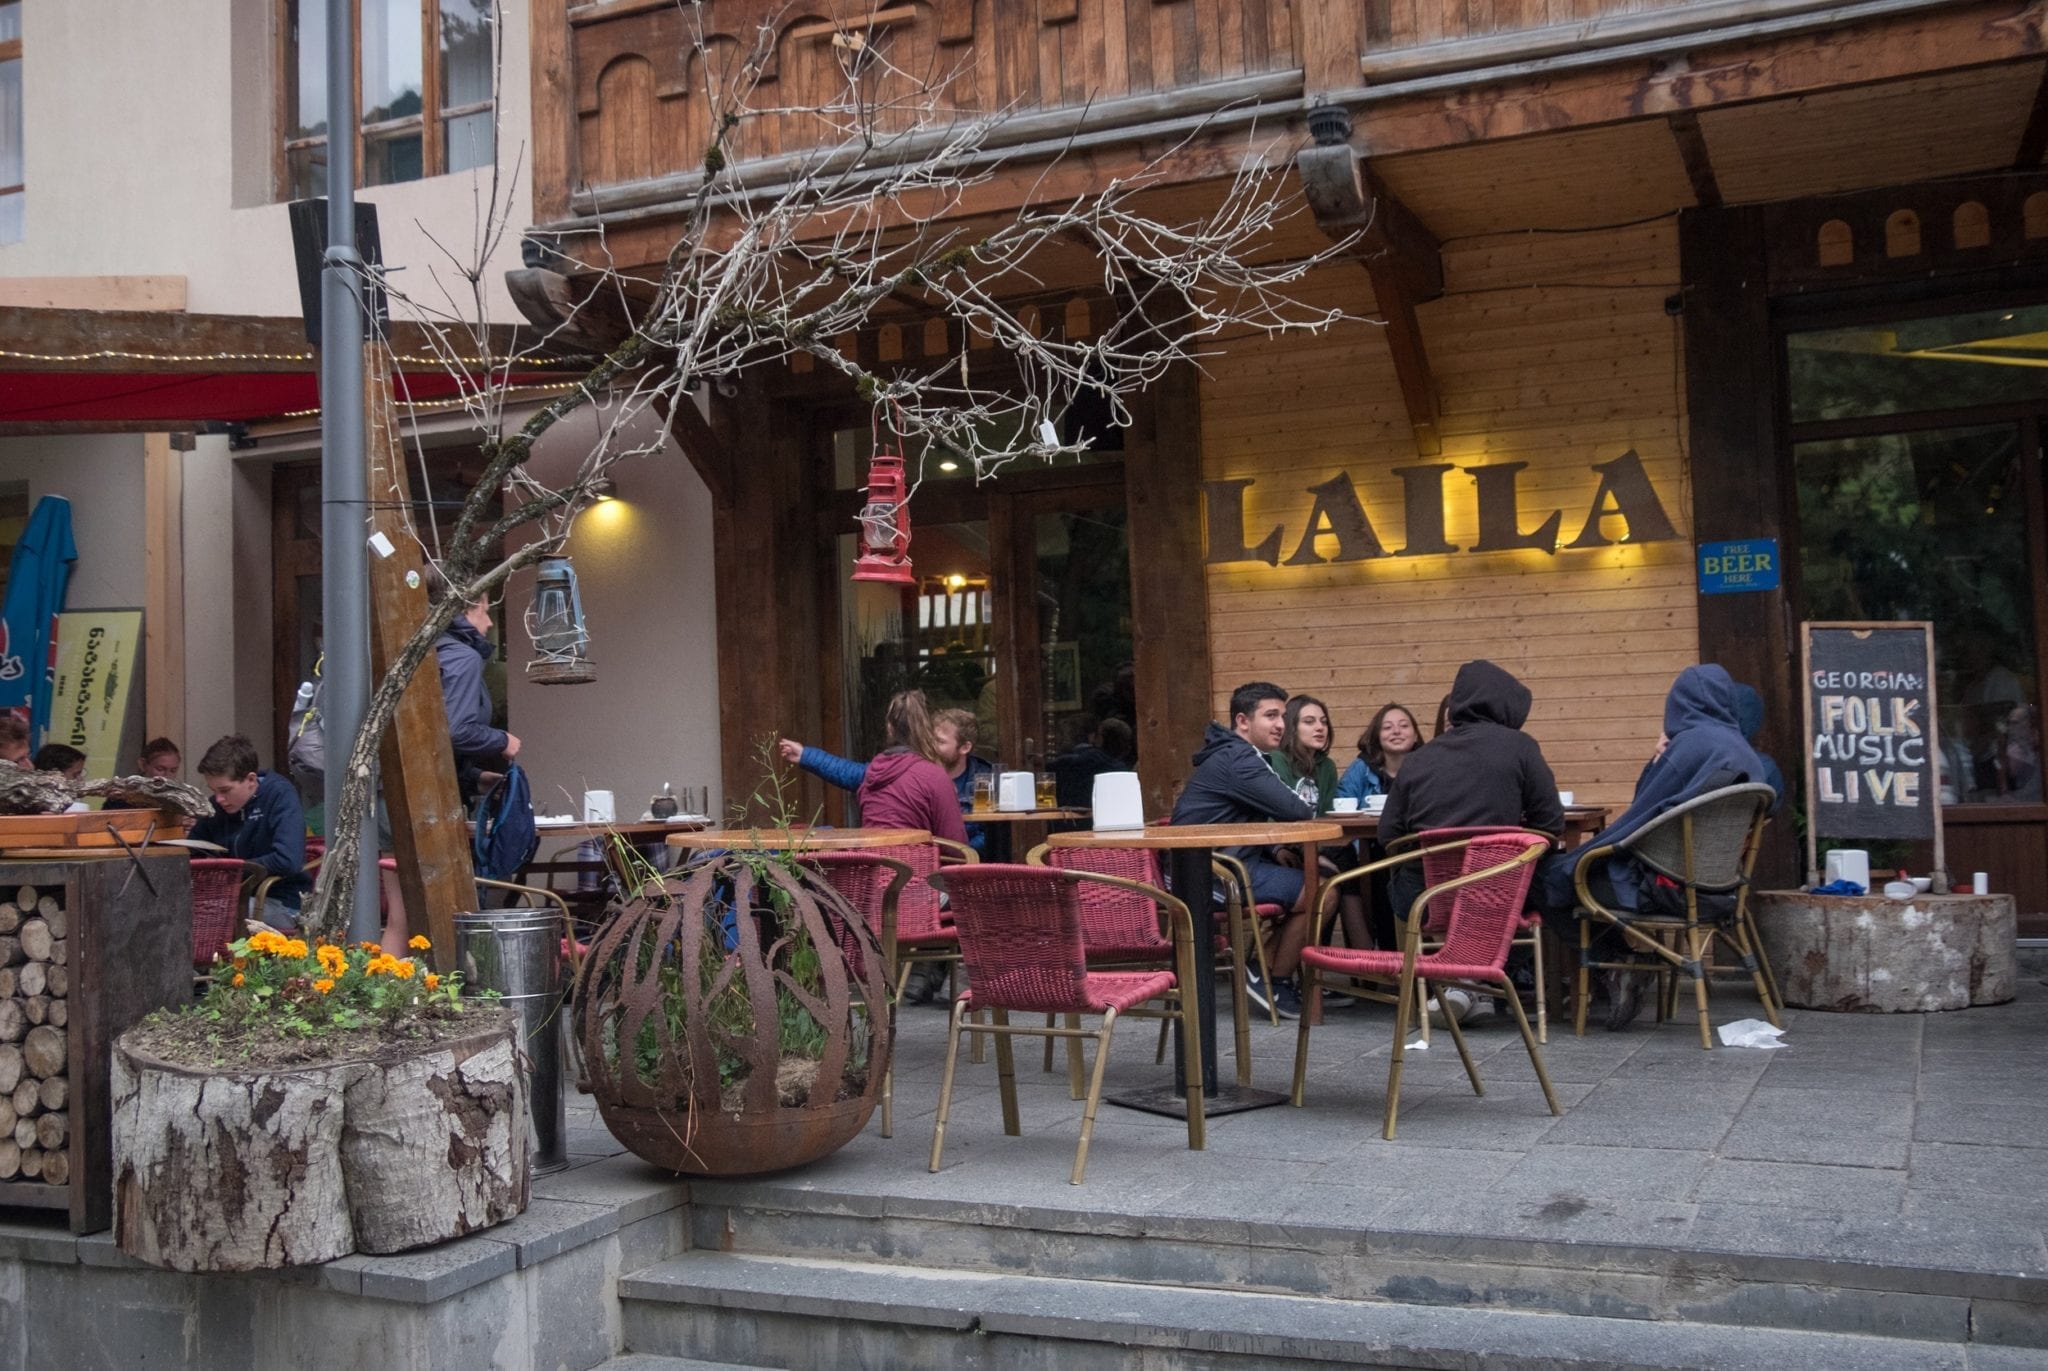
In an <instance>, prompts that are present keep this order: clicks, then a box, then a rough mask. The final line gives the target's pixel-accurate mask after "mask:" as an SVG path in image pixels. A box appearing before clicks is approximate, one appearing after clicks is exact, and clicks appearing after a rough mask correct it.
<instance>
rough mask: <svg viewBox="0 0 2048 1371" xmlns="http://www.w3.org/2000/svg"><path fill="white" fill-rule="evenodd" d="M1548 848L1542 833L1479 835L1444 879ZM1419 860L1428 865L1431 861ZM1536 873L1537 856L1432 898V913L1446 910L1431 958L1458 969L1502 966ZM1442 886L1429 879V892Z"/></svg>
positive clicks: (1472, 840)
mask: <svg viewBox="0 0 2048 1371" xmlns="http://www.w3.org/2000/svg"><path fill="white" fill-rule="evenodd" d="M1549 846H1550V839H1549V838H1548V837H1546V836H1545V835H1543V834H1541V833H1525V832H1523V831H1521V830H1520V829H1509V830H1507V831H1505V832H1500V833H1489V834H1482V835H1480V836H1477V837H1474V838H1470V839H1468V840H1466V843H1465V848H1464V855H1463V857H1462V858H1461V859H1459V861H1458V867H1457V871H1456V872H1455V873H1454V874H1453V875H1451V876H1449V877H1447V879H1451V880H1455V879H1456V878H1457V877H1459V876H1471V875H1476V874H1477V873H1479V872H1482V871H1486V870H1488V869H1489V868H1493V867H1500V866H1502V865H1503V864H1504V863H1507V862H1513V861H1514V859H1515V858H1517V857H1520V856H1522V855H1524V854H1525V853H1530V852H1532V851H1533V852H1536V853H1541V852H1542V851H1543V850H1544V849H1546V848H1548V847H1549ZM1441 855H1446V856H1456V855H1457V854H1455V853H1453V854H1441ZM1423 860H1424V862H1425V863H1427V862H1428V861H1429V860H1430V858H1427V857H1425V858H1424V859H1423ZM1535 874H1536V858H1535V857H1533V856H1532V857H1530V858H1529V860H1527V861H1524V862H1519V863H1516V864H1515V865H1513V866H1508V867H1506V869H1504V870H1499V871H1495V872H1494V874H1493V875H1491V876H1489V877H1487V878H1486V879H1485V880H1480V881H1475V882H1473V883H1472V884H1471V885H1463V886H1459V887H1457V888H1456V889H1455V890H1450V891H1446V892H1445V893H1443V894H1441V895H1437V896H1435V897H1434V898H1432V899H1431V900H1430V906H1431V910H1432V912H1434V911H1435V910H1437V909H1444V911H1445V912H1444V915H1443V925H1442V927H1441V929H1440V930H1439V931H1438V936H1439V937H1440V938H1441V940H1442V943H1443V946H1442V949H1441V950H1440V951H1439V952H1438V953H1437V954H1436V955H1437V956H1439V957H1441V958H1442V959H1443V960H1444V961H1447V962H1456V963H1458V964H1459V965H1461V966H1490V967H1493V968H1495V969H1498V968H1500V967H1502V966H1505V965H1506V964H1507V960H1508V945H1509V944H1510V943H1511V942H1513V941H1514V937H1515V933H1516V930H1517V929H1518V927H1519V926H1520V923H1521V917H1522V910H1523V909H1524V908H1525V907H1526V906H1527V905H1528V902H1529V882H1530V881H1531V880H1532V879H1533V878H1534V876H1535ZM1441 884H1443V882H1441V881H1432V882H1431V883H1430V888H1431V889H1435V888H1436V887H1438V886H1440V885H1441ZM1445 906H1448V908H1445Z"/></svg>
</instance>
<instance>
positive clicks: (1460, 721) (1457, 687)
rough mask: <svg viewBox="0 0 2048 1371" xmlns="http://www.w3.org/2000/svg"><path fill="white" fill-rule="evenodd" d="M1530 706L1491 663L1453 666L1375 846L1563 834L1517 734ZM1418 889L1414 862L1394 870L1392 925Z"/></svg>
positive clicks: (1537, 753)
mask: <svg viewBox="0 0 2048 1371" xmlns="http://www.w3.org/2000/svg"><path fill="white" fill-rule="evenodd" d="M1532 703H1533V697H1532V696H1531V695H1530V694H1529V687H1527V686H1525V685H1523V684H1522V683H1521V682H1520V681H1518V680H1516V679H1515V678H1514V676H1513V675H1511V674H1510V673H1508V672H1507V671H1505V670H1503V669H1502V668H1500V667H1498V666H1495V665H1494V664H1493V663H1492V662H1486V661H1477V662H1467V663H1465V665H1463V666H1461V667H1459V668H1458V675H1457V678H1456V679H1455V680H1454V681H1453V682H1452V683H1451V693H1450V695H1449V696H1448V697H1446V699H1445V703H1444V708H1443V713H1444V716H1445V723H1446V725H1447V726H1446V728H1445V729H1444V731H1443V732H1442V733H1441V734H1440V735H1438V736H1437V737H1435V738H1432V739H1430V742H1429V746H1427V747H1424V748H1420V749H1418V750H1417V751H1416V753H1415V755H1413V756H1412V757H1409V758H1408V759H1407V761H1405V762H1404V763H1402V765H1401V770H1400V774H1399V775H1397V776H1396V777H1395V778H1394V785H1393V788H1392V789H1391V790H1390V791H1388V793H1387V807H1386V809H1384V810H1383V811H1381V814H1380V825H1379V832H1380V841H1381V842H1382V843H1385V844H1387V845H1389V846H1391V845H1392V844H1393V843H1394V842H1395V841H1396V840H1397V839H1400V838H1403V837H1406V836H1407V835H1409V834H1411V833H1421V832H1424V831H1425V830H1428V829H1432V828H1477V827H1486V826H1493V825H1505V826H1519V827H1522V828H1533V829H1538V830H1541V831H1542V832H1544V833H1548V834H1551V835H1552V836H1553V837H1554V836H1556V835H1558V834H1560V833H1562V832H1564V807H1563V806H1562V805H1560V804H1559V803H1558V800H1557V778H1556V777H1555V776H1554V775H1552V774H1551V770H1550V763H1548V762H1546V761H1545V760H1544V759H1543V749H1542V748H1541V747H1540V746H1538V745H1537V742H1536V740H1535V739H1534V738H1532V737H1530V736H1529V735H1528V734H1526V733H1524V732H1522V725H1523V724H1524V723H1525V722H1527V721H1528V718H1529V706H1530V705H1531V704H1532ZM1422 885H1423V883H1422V864H1421V863H1420V862H1408V863H1406V864H1404V865H1402V866H1398V867H1396V868H1394V871H1393V874H1392V876H1390V877H1389V878H1388V881H1387V898H1388V903H1389V905H1390V906H1391V907H1392V913H1393V917H1394V919H1395V920H1396V921H1398V922H1399V923H1401V924H1403V925H1405V923H1406V920H1407V918H1408V912H1409V909H1410V907H1411V906H1412V905H1413V904H1414V902H1415V898H1416V897H1417V896H1418V895H1420V894H1421V893H1422ZM1462 995H1463V992H1457V991H1454V992H1451V996H1459V997H1462ZM1451 996H1447V997H1446V998H1451ZM1469 1007H1470V1002H1469V1001H1464V1002H1462V1003H1455V1004H1454V1008H1455V1009H1457V1011H1458V1012H1459V1013H1460V1014H1461V1015H1462V1014H1463V1013H1464V1012H1465V1010H1466V1009H1467V1008H1469Z"/></svg>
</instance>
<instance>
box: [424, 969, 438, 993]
mask: <svg viewBox="0 0 2048 1371" xmlns="http://www.w3.org/2000/svg"><path fill="white" fill-rule="evenodd" d="M440 988H441V978H440V977H439V976H436V975H435V974H434V973H433V972H431V971H429V972H428V973H427V989H429V990H439V989H440Z"/></svg>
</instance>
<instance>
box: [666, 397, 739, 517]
mask: <svg viewBox="0 0 2048 1371" xmlns="http://www.w3.org/2000/svg"><path fill="white" fill-rule="evenodd" d="M713 403H714V404H715V403H716V401H714V402H713ZM668 431H669V432H670V433H671V434H672V435H674V437H675V440H676V446H678V447H680V448H681V449H682V450H683V455H684V456H685V457H688V458H689V459H690V465H691V466H692V467H693V468H695V469H696V472H697V475H698V476H699V477H700V478H702V480H703V482H704V486H705V488H706V489H707V490H709V491H710V492H711V502H712V503H713V504H714V505H725V504H729V503H731V500H732V483H733V474H734V473H733V460H732V450H731V449H730V448H728V447H727V446H726V445H725V441H724V440H723V439H722V438H720V437H719V436H718V432H717V430H716V429H715V428H713V426H712V424H711V421H710V420H709V419H707V418H705V417H704V411H703V410H702V409H701V408H699V407H698V405H697V400H696V398H695V397H694V396H692V395H687V394H685V395H678V396H677V397H676V399H675V403H674V405H673V406H672V408H671V410H670V413H669V416H668Z"/></svg>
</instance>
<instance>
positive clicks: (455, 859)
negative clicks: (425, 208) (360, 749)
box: [363, 343, 477, 972]
mask: <svg viewBox="0 0 2048 1371" xmlns="http://www.w3.org/2000/svg"><path fill="white" fill-rule="evenodd" d="M363 374H364V375H365V376H366V377H368V378H369V382H368V385H367V386H366V387H365V398H364V448H365V450H366V453H367V456H368V460H369V467H370V528H371V530H372V532H373V533H382V534H383V535H384V536H385V537H387V538H389V539H390V540H391V543H392V546H393V547H394V548H395V549H396V550H395V551H394V552H393V553H392V555H391V556H389V557H379V556H377V555H376V553H375V552H374V551H373V552H372V553H371V555H370V559H369V561H370V677H371V680H372V681H375V680H377V679H379V678H381V677H382V676H383V674H384V672H385V671H386V670H387V669H388V668H389V667H390V665H391V662H392V659H393V658H394V657H396V656H397V655H398V652H399V650H400V649H401V648H402V647H403V645H404V643H405V640H406V639H407V638H408V637H410V636H411V635H412V632H413V630H414V629H415V628H417V627H418V625H419V624H420V622H421V621H422V620H424V619H425V618H426V616H427V591H426V584H425V580H424V578H423V576H418V575H415V576H413V577H411V579H410V582H409V581H408V573H419V572H424V571H425V559H424V558H423V557H422V556H421V554H420V548H419V542H418V539H417V538H416V536H415V535H414V533H413V532H412V531H411V530H410V529H409V528H408V527H407V518H406V511H407V508H408V507H409V505H410V503H411V500H412V491H411V484H410V481H409V480H408V478H407V476H406V462H405V449H404V442H403V439H402V438H401V437H400V435H399V424H400V419H399V414H398V407H397V405H396V403H395V402H394V400H393V398H392V394H391V383H390V374H391V358H390V355H389V354H388V353H386V352H385V350H384V348H383V347H382V345H381V344H378V343H371V344H369V345H368V346H366V347H365V348H364V349H363ZM379 760H380V763H381V765H382V768H383V779H384V806H385V809H386V811H387V812H388V813H389V814H390V816H391V838H392V850H393V853H394V855H396V857H397V858H398V885H399V891H400V893H401V895H402V896H403V897H404V900H405V908H406V912H407V916H408V917H409V918H410V919H411V921H412V927H413V930H414V931H415V932H419V931H421V929H422V926H423V925H424V931H425V932H426V935H427V937H428V938H429V939H431V940H432V941H433V944H434V950H433V952H432V954H431V955H432V957H433V962H434V966H435V967H436V968H437V969H438V970H440V971H443V972H446V971H450V970H453V969H454V965H455V916H456V914H457V913H459V912H461V911H463V910H466V909H474V908H476V896H477V892H476V872H475V869H474V868H473V867H472V866H471V865H470V857H469V826H468V823H467V822H466V816H465V815H464V814H463V812H462V796H461V793H460V791H459V790H458V789H457V787H456V783H455V754H454V752H453V751H452V750H451V749H450V747H449V744H448V713H447V708H446V705H445V704H444V702H443V700H442V698H441V675H440V672H439V671H438V670H437V669H436V667H435V663H434V658H433V656H432V655H431V654H430V655H429V656H428V658H427V661H426V662H425V663H424V664H423V665H422V666H421V667H420V670H419V672H418V674H417V675H415V676H414V677H413V679H412V684H411V685H410V686H408V687H407V688H406V692H405V695H404V697H403V698H402V699H401V700H400V701H399V705H398V714H397V716H396V717H395V718H394V719H393V720H392V721H391V728H390V731H389V732H387V733H386V734H385V735H384V747H383V751H382V752H381V754H380V757H379Z"/></svg>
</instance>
